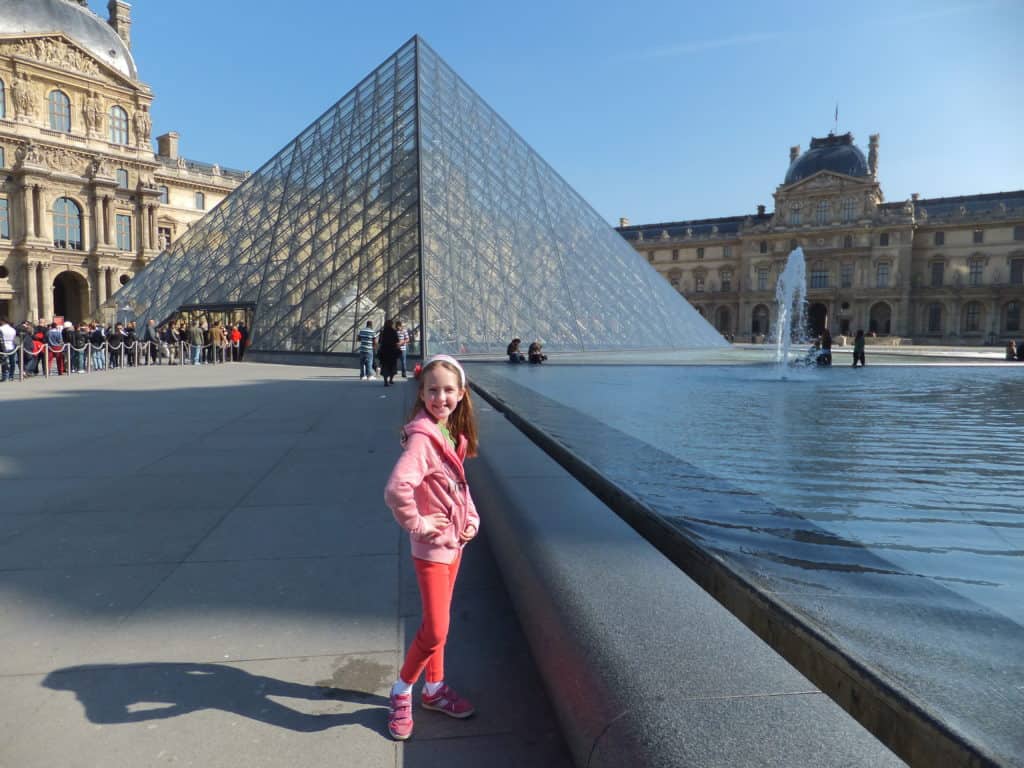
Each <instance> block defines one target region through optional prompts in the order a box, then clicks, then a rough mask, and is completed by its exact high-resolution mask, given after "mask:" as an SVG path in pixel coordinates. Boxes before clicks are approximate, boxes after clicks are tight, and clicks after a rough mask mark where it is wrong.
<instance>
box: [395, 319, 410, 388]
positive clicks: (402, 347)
mask: <svg viewBox="0 0 1024 768" xmlns="http://www.w3.org/2000/svg"><path fill="white" fill-rule="evenodd" d="M395 331H396V332H397V333H398V364H399V365H400V366H401V367H402V378H403V379H407V378H409V374H408V372H407V371H406V370H405V360H406V357H405V356H406V352H407V350H408V349H409V331H407V330H406V329H405V324H404V323H403V322H402V321H401V320H398V321H396V322H395Z"/></svg>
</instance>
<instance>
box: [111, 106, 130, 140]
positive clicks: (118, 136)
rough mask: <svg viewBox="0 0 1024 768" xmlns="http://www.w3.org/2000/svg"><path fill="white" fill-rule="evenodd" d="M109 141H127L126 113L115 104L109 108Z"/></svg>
mask: <svg viewBox="0 0 1024 768" xmlns="http://www.w3.org/2000/svg"><path fill="white" fill-rule="evenodd" d="M110 143H111V144H127V143H128V113H127V112H125V111H124V110H123V109H121V108H120V107H119V106H117V105H116V104H115V105H114V106H113V107H111V108H110Z"/></svg>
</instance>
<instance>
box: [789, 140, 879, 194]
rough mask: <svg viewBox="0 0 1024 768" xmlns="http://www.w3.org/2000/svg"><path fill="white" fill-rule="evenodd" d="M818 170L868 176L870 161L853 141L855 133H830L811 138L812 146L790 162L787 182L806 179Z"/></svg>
mask: <svg viewBox="0 0 1024 768" xmlns="http://www.w3.org/2000/svg"><path fill="white" fill-rule="evenodd" d="M818 171H834V172H836V173H842V174H845V175H847V176H867V175H868V161H867V160H865V159H864V153H863V152H861V151H860V150H859V149H858V148H857V146H856V145H855V144H854V143H853V134H851V133H844V134H843V135H842V136H836V135H835V134H832V133H830V134H829V135H828V136H827V137H825V138H824V139H811V148H810V149H808V150H807V151H806V152H804V153H803V154H802V155H800V157H798V158H797V159H796V160H794V161H793V162H792V163H790V166H789V170H788V171H786V181H785V183H786V184H792V183H793V182H796V181H800V180H801V179H806V178H807V177H809V176H813V175H814V174H816V173H817V172H818Z"/></svg>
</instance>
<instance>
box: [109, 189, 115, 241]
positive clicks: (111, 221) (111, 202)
mask: <svg viewBox="0 0 1024 768" xmlns="http://www.w3.org/2000/svg"><path fill="white" fill-rule="evenodd" d="M115 232H116V230H115V229H114V200H113V198H111V197H107V245H108V246H110V245H113V244H114V233H115Z"/></svg>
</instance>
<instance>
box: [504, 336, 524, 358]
mask: <svg viewBox="0 0 1024 768" xmlns="http://www.w3.org/2000/svg"><path fill="white" fill-rule="evenodd" d="M522 343H523V341H522V339H512V341H511V342H509V345H508V348H506V349H505V354H506V355H508V361H509V362H510V363H525V362H526V356H525V355H524V354H523V353H522V352H520V351H519V345H520V344H522Z"/></svg>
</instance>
